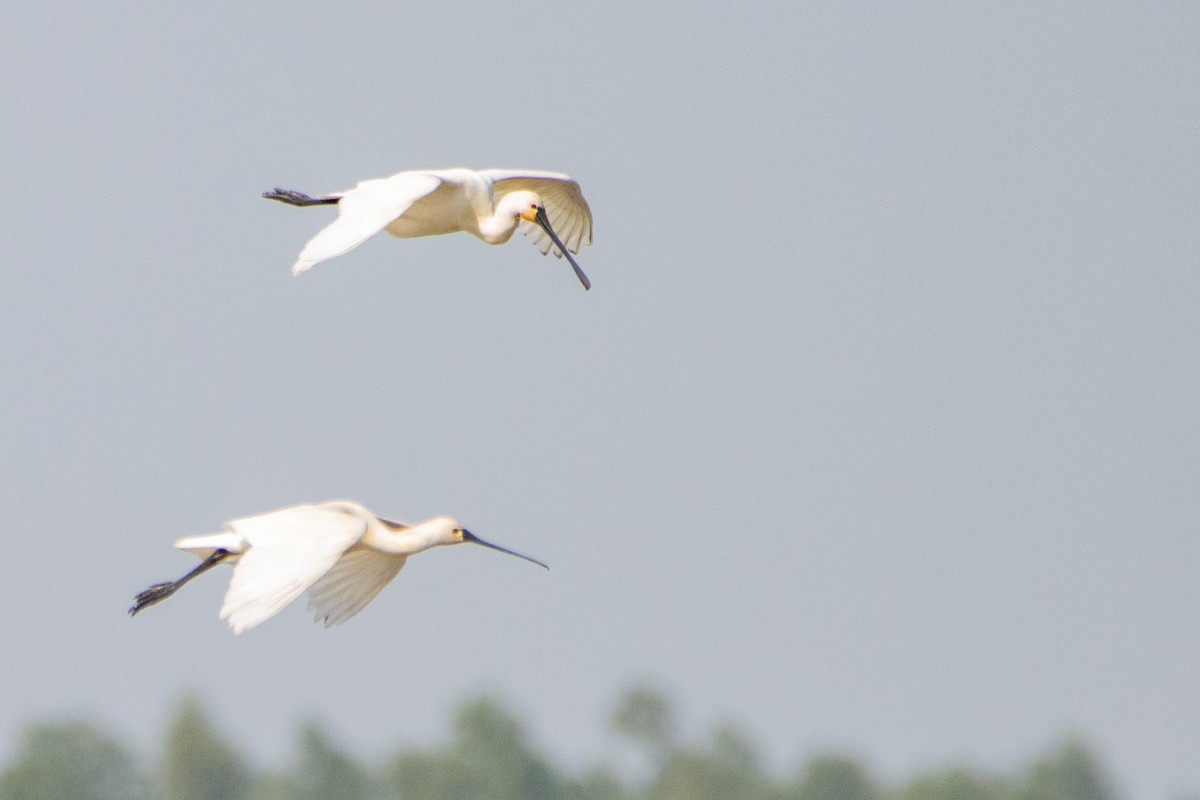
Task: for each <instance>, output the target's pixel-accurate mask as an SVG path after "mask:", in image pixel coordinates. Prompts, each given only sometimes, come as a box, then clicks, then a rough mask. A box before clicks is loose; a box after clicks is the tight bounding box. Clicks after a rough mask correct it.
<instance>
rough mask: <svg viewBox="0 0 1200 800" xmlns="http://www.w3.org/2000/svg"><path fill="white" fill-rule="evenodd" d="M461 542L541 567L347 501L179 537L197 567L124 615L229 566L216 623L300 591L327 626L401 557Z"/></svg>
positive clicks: (264, 616)
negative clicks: (196, 559)
mask: <svg viewBox="0 0 1200 800" xmlns="http://www.w3.org/2000/svg"><path fill="white" fill-rule="evenodd" d="M463 542H473V543H475V544H479V545H483V546H484V547H490V548H491V549H493V550H499V551H500V552H501V553H507V554H509V555H511V556H516V557H518V558H523V559H525V560H526V561H531V562H533V563H534V564H537V565H538V566H539V567H544V568H546V569H549V567H547V566H546V565H545V564H543V563H542V562H541V561H538V560H537V559H535V558H530V557H529V556H526V555H522V554H521V553H517V552H515V551H513V550H509V549H507V548H504V547H500V546H499V545H495V544H492V543H490V542H485V541H484V540H483V539H480V538H479V537H478V536H476V535H475V534H473V533H471V532H470V531H468V530H467V529H466V528H464V527H463V526H462V525H459V524H458V522H456V521H455V520H453V519H451V518H449V517H434V518H433V519H430V520H427V521H425V522H422V523H420V524H419V525H405V524H403V523H400V522H393V521H391V520H386V519H384V518H382V517H377V516H375V515H374V514H372V513H371V512H370V511H368V510H367V509H366V508H364V507H363V506H361V505H359V504H358V503H355V502H353V501H350V500H330V501H327V502H324V503H315V504H311V505H297V506H289V507H288V508H281V509H278V510H277V511H271V512H268V513H266V514H259V515H257V516H253V517H245V518H244V519H235V520H233V521H232V522H227V523H225V525H224V526H223V527H222V529H221V530H220V531H218V532H216V533H206V534H202V535H200V536H187V537H184V538H182V539H180V540H179V541H177V542H175V547H177V548H179V549H180V550H184V551H186V552H189V553H193V554H195V555H197V556H199V557H200V558H201V561H200V565H199V566H197V567H196V568H195V569H193V570H192V571H191V572H189V573H187V574H186V575H184V576H183V577H182V578H180V579H179V580H175V581H166V582H164V583H156V584H154V585H153V586H151V587H150V588H149V589H146V590H145V591H144V592H141V593H139V594H138V595H137V597H136V598H135V599H134V601H133V606H132V607H131V608H130V609H129V614H130V615H131V616H132V615H134V614H137V613H138V612H139V611H141V610H142V609H144V608H147V607H149V606H152V605H154V604H155V603H159V602H161V601H163V600H166V599H167V598H168V597H170V596H171V595H173V594H175V592H177V591H179V589H180V588H182V587H183V585H184V584H186V583H187V582H188V581H190V580H192V579H193V578H195V577H197V576H198V575H201V574H203V573H205V572H207V571H208V570H210V569H212V568H213V567H215V566H217V565H218V564H232V565H233V578H232V579H231V580H230V582H229V591H227V592H226V593H225V602H224V605H222V606H221V619H223V620H226V621H227V622H228V623H229V627H230V628H232V629H233V632H234V633H241V632H242V631H246V630H249V629H250V628H253V627H254V626H255V625H258V624H259V623H261V622H264V621H265V620H268V619H270V618H271V617H273V616H274V615H275V614H277V613H278V612H279V611H280V609H282V608H283V607H284V606H286V605H288V604H289V603H291V602H292V601H293V600H295V599H296V598H297V597H299V596H300V594H301V593H302V592H304V591H305V590H308V610H309V611H311V612H313V614H314V618H315V619H316V620H317V621H318V622H322V623H324V625H325V627H326V628H328V627H329V626H331V625H337V624H339V623H342V622H345V621H346V620H348V619H350V617H352V616H354V615H355V614H357V613H358V612H359V611H362V610H363V608H364V607H365V606H366V605H367V603H369V602H371V601H372V600H373V599H374V598H375V595H377V594H379V591H380V590H381V589H383V587H384V586H387V584H388V583H389V582H390V581H391V580H392V578H394V577H396V573H398V572H399V571H400V569H401V568H402V567H403V566H404V562H405V561H406V560H407V559H408V557H409V556H411V555H415V554H417V553H420V552H423V551H425V550H428V549H430V548H432V547H438V546H439V545H448V544H462V543H463Z"/></svg>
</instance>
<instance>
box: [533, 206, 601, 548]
mask: <svg viewBox="0 0 1200 800" xmlns="http://www.w3.org/2000/svg"><path fill="white" fill-rule="evenodd" d="M536 219H537V224H538V225H540V226H541V227H542V230H544V231H545V232H546V233H547V234H549V235H550V241H552V242H554V244H555V245H556V246H557V247H558V252H560V253H562V254H563V257H564V258H566V259H567V261H570V262H571V267H572V268H573V269H574V270H575V277H577V278H579V282H580V283H582V284H583V288H584V289H591V288H592V282H591V281H589V280H588V276H587V275H584V274H583V270H581V269H580V268H579V265H578V264H576V263H575V259H573V258H571V254H570V253H569V252H568V251H567V248H565V247H563V243H562V241H561V240H560V239H559V238H558V234H557V233H555V232H554V228H552V227H550V218H549V217H547V216H546V209H544V208H539V209H538V210H537V217H536ZM530 560H532V559H530ZM542 566H546V565H545V564H543V565H542Z"/></svg>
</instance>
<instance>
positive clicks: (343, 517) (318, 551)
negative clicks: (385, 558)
mask: <svg viewBox="0 0 1200 800" xmlns="http://www.w3.org/2000/svg"><path fill="white" fill-rule="evenodd" d="M229 527H230V528H231V529H232V530H233V531H234V532H235V533H237V534H238V535H240V536H241V537H242V538H244V539H245V541H246V542H247V543H248V545H249V547H248V548H247V549H246V552H245V554H244V555H242V557H241V558H240V559H239V560H238V562H237V564H236V565H235V566H234V569H233V578H232V580H230V582H229V591H228V592H226V593H225V602H224V604H223V605H222V606H221V619H224V620H226V621H227V622H228V623H229V627H230V628H232V629H233V632H234V633H241V632H242V631H245V630H249V629H250V628H253V627H254V626H255V625H258V624H259V623H261V622H263V621H265V620H267V619H270V618H271V617H272V616H274V615H275V614H277V613H279V611H280V610H281V609H283V608H284V607H285V606H287V605H288V604H289V603H291V602H292V601H293V600H295V599H296V598H297V597H299V596H300V594H301V593H302V592H303V591H304V590H305V589H307V588H309V587H310V586H312V585H313V584H314V583H315V582H316V581H318V580H320V579H321V577H322V576H324V575H325V574H327V573H328V572H329V571H330V570H331V569H333V567H334V565H336V564H337V562H338V559H340V558H341V557H342V555H343V554H344V553H345V552H346V551H347V550H349V549H350V548H351V547H353V546H354V545H355V544H356V543H357V542H358V540H359V539H361V538H362V536H363V534H364V533H365V532H366V529H367V523H366V521H365V520H363V519H360V518H359V517H356V516H353V515H351V514H347V513H344V512H341V511H337V510H334V509H329V508H322V507H320V506H294V507H292V508H285V509H281V510H279V511H272V512H270V513H268V514H262V515H259V516H256V517H247V518H245V519H240V520H235V521H233V522H230V523H229Z"/></svg>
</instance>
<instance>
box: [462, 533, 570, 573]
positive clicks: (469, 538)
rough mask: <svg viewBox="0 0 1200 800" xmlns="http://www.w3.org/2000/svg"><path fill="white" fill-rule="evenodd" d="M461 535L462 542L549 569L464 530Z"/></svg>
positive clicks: (527, 557) (531, 559) (525, 556)
mask: <svg viewBox="0 0 1200 800" xmlns="http://www.w3.org/2000/svg"><path fill="white" fill-rule="evenodd" d="M462 534H463V541H464V542H474V543H475V544H481V545H483V546H484V547H489V548H491V549H492V550H499V551H500V552H501V553H507V554H508V555H510V556H516V557H517V558H523V559H525V560H526V561H528V562H530V563H533V564H537V565H538V566H539V567H541V568H542V569H550V567H548V566H546V565H545V564H543V563H542V562H541V561H538V560H537V559H536V558H530V557H529V556H527V555H522V554H521V553H518V552H517V551H515V550H509V549H508V548H507V547H501V546H500V545H498V544H492V543H491V542H486V541H484V540H483V539H480V538H479V537H478V536H476V535H475V534H473V533H471V532H470V531H468V530H464V531H463V532H462Z"/></svg>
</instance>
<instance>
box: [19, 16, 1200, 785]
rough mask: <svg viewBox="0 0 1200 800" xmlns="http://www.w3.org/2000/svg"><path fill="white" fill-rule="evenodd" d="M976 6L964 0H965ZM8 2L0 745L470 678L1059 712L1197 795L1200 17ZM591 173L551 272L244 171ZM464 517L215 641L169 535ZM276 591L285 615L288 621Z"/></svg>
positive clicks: (523, 694) (903, 731)
mask: <svg viewBox="0 0 1200 800" xmlns="http://www.w3.org/2000/svg"><path fill="white" fill-rule="evenodd" d="M967 6H970V7H967ZM697 8H698V6H697V5H696V4H691V3H686V4H685V3H676V4H670V3H668V4H647V3H619V2H618V3H601V4H590V5H588V6H587V7H586V8H584V7H582V4H580V6H579V7H572V8H571V9H569V10H567V9H562V8H560V7H559V6H555V5H553V4H549V5H548V4H544V3H543V4H533V5H529V4H525V5H520V4H518V5H514V4H512V3H505V4H495V5H494V6H491V7H490V10H481V8H480V5H478V4H474V3H454V2H443V3H416V4H409V3H398V2H388V3H382V2H379V3H358V4H355V3H328V2H287V3H255V4H248V3H240V2H237V3H235V2H212V3H207V4H201V5H194V4H193V5H189V6H187V7H186V8H185V7H182V6H180V7H168V6H166V5H164V4H161V3H152V2H142V3H99V4H96V3H93V4H80V3H71V4H63V3H54V2H43V3H10V4H8V5H7V6H6V7H5V8H4V9H3V10H2V11H0V53H2V55H0V59H3V62H4V67H3V69H2V70H0V98H2V101H3V105H2V107H3V109H4V113H3V114H0V182H2V184H3V186H4V189H3V197H4V199H3V206H4V214H3V223H0V225H2V227H0V236H2V239H0V245H2V247H3V253H4V262H5V267H4V269H3V271H2V273H0V275H2V277H0V374H2V375H3V380H2V381H0V414H2V417H0V418H2V419H3V426H4V441H3V447H0V500H2V501H3V504H4V508H5V509H6V514H7V520H6V522H5V527H6V529H7V536H6V537H5V539H4V541H5V542H6V543H7V544H6V546H5V548H4V558H3V561H2V562H0V563H2V566H0V570H2V573H0V574H2V577H3V580H2V585H3V593H4V598H5V606H6V608H7V614H6V621H5V635H4V641H5V645H4V646H3V648H2V650H3V652H2V654H0V686H3V687H4V692H3V695H4V699H3V701H2V703H0V709H2V710H0V756H2V757H5V758H7V757H8V756H9V755H10V754H11V753H12V752H13V748H14V746H15V744H16V741H17V736H18V734H19V732H20V730H21V729H22V728H23V726H24V725H26V724H27V723H29V722H31V721H39V720H44V719H51V718H55V717H56V716H57V715H60V714H66V715H72V716H74V715H77V714H86V715H89V716H90V717H92V718H94V719H96V720H98V721H100V722H101V723H102V724H105V725H109V726H111V727H112V728H113V729H114V730H116V731H117V732H119V733H120V734H122V735H124V736H127V737H129V738H130V739H131V740H132V741H134V742H135V743H137V745H138V746H139V747H141V748H143V751H144V752H153V748H154V747H155V746H156V744H155V742H154V741H153V737H154V735H155V734H156V733H157V732H158V731H160V730H162V727H163V725H164V723H165V720H166V719H167V717H168V715H169V714H170V712H171V710H172V708H173V706H174V704H175V702H176V701H177V699H178V697H179V695H180V694H181V693H182V692H184V691H194V692H196V693H198V694H199V695H200V696H202V697H203V698H204V699H205V700H206V701H207V702H208V703H209V704H210V705H211V707H212V709H213V712H214V714H215V715H216V717H217V719H218V720H219V723H220V724H221V726H222V728H223V730H226V731H227V732H229V734H230V735H232V736H233V737H235V739H236V740H237V741H238V742H240V743H241V744H242V745H244V746H246V747H248V748H253V749H256V750H257V751H258V752H260V753H261V755H262V758H263V759H265V760H270V759H277V758H281V757H283V756H284V755H285V754H287V753H289V752H290V747H291V742H292V740H291V737H292V736H293V733H294V729H295V728H294V726H295V724H296V722H297V721H298V720H300V719H302V718H304V717H306V716H307V715H310V714H311V715H316V716H318V717H319V718H321V719H323V720H325V721H327V722H328V723H329V725H330V726H331V727H332V729H333V731H334V732H335V733H336V735H337V736H338V737H339V738H340V739H341V740H342V741H343V742H345V743H346V744H347V745H350V746H353V747H355V748H356V749H358V750H359V751H360V752H361V753H363V754H364V755H366V756H368V757H382V756H383V755H384V754H386V753H387V752H388V751H389V750H390V749H391V748H392V747H393V746H395V745H398V744H403V743H408V744H415V743H427V742H429V741H431V740H438V739H440V738H441V737H443V736H444V735H445V733H446V724H447V717H448V712H449V711H450V709H452V708H453V707H454V705H455V704H456V703H457V702H458V701H459V700H460V699H462V698H463V697H464V696H466V695H468V694H470V693H475V692H478V691H483V690H491V691H495V692H497V693H498V694H499V695H500V696H501V697H503V698H505V699H506V700H507V701H508V702H509V703H511V705H512V707H513V708H514V709H515V710H517V711H518V712H520V713H521V714H522V715H525V716H527V717H528V719H529V720H530V724H531V732H532V734H533V736H534V737H535V739H536V740H537V741H538V742H540V743H543V744H544V745H546V746H547V747H549V748H550V749H551V750H552V751H553V752H555V753H557V754H558V755H559V756H560V757H561V758H562V759H563V760H564V761H566V762H567V763H573V764H583V763H586V762H589V761H592V760H595V759H601V758H605V757H607V755H608V754H610V752H611V751H612V748H613V743H612V741H611V740H609V739H607V738H605V736H604V735H603V734H602V731H603V729H604V727H605V725H606V722H607V720H606V715H607V713H608V712H609V710H610V708H611V706H612V703H613V701H614V699H615V698H616V697H617V695H618V693H619V692H620V691H621V690H622V689H623V688H624V687H625V686H626V685H627V684H628V683H629V682H630V681H632V680H635V679H649V680H653V681H658V682H660V683H661V684H662V685H664V686H666V687H668V688H669V689H671V690H672V691H673V692H674V695H675V697H676V699H677V700H678V701H679V703H680V705H681V707H682V708H683V709H684V710H685V712H686V717H685V722H686V725H687V730H688V732H689V733H690V734H691V735H700V734H702V733H703V732H704V731H706V730H707V729H709V728H710V727H711V725H713V724H714V723H716V722H719V721H723V720H734V721H736V722H738V723H740V724H741V725H742V726H743V727H744V728H746V729H747V730H749V731H750V732H752V733H753V734H754V735H756V736H757V737H758V741H759V743H760V744H761V746H762V747H763V749H764V752H765V754H766V755H767V757H768V759H769V763H770V764H771V765H772V766H773V767H774V768H777V769H779V770H781V771H786V770H792V769H795V768H796V767H797V765H798V764H799V763H801V761H802V759H803V758H805V757H807V756H810V755H812V754H814V753H816V752H821V751H825V750H828V749H836V750H846V751H849V752H852V753H855V754H859V755H861V756H863V757H864V758H865V759H867V760H868V762H869V763H870V764H871V765H872V767H873V768H874V769H875V770H877V772H878V774H879V775H880V776H881V777H883V778H885V779H890V778H893V777H900V776H903V775H906V774H908V773H909V772H911V771H913V770H917V769H922V768H928V767H934V766H940V765H945V764H947V763H951V762H956V761H960V760H965V761H968V762H970V763H975V764H978V765H983V766H991V767H995V768H997V769H1007V768H1011V767H1015V766H1017V765H1019V764H1023V763H1026V762H1028V760H1029V759H1031V758H1033V757H1034V756H1035V755H1037V754H1038V753H1040V752H1041V751H1042V750H1043V749H1044V748H1046V747H1048V746H1051V745H1053V744H1055V743H1056V742H1057V741H1059V739H1060V738H1061V737H1062V736H1064V735H1066V734H1068V733H1071V732H1078V733H1080V734H1082V735H1083V736H1085V737H1086V738H1087V739H1088V741H1090V742H1091V743H1093V744H1094V745H1095V746H1096V747H1097V749H1098V750H1099V751H1100V752H1101V753H1102V754H1103V755H1104V756H1106V757H1107V761H1108V764H1109V765H1110V766H1111V767H1112V769H1113V771H1114V774H1115V776H1116V778H1117V779H1118V781H1119V785H1120V787H1121V789H1122V790H1123V791H1124V792H1125V793H1126V794H1127V796H1129V797H1132V798H1134V800H1153V799H1155V798H1165V797H1167V796H1168V795H1169V794H1171V793H1173V792H1177V791H1180V790H1183V789H1186V788H1189V787H1191V788H1195V787H1200V758H1198V757H1197V754H1198V753H1200V682H1198V679H1197V665H1198V664H1200V625H1198V622H1197V620H1198V618H1200V591H1198V589H1197V586H1198V585H1200V584H1198V578H1197V571H1198V569H1200V536H1198V525H1197V521H1198V520H1200V493H1198V491H1197V490H1198V488H1200V423H1198V421H1197V396H1198V393H1200V325H1198V319H1200V259H1198V253H1200V233H1198V231H1200V226H1198V225H1197V221H1198V219H1197V209H1200V100H1198V98H1200V93H1198V91H1197V87H1198V86H1200V49H1198V48H1197V42H1200V8H1198V7H1197V6H1196V5H1195V4H1191V3H1172V4H1167V3H1162V4H1151V3H1130V4H1122V5H1116V4H1104V3H1100V4H1078V5H1075V6H1068V5H1066V4H1051V5H1049V6H1047V4H1043V3H1028V4H1024V5H1022V4H1014V3H996V4H992V5H984V6H981V5H979V4H966V5H964V4H959V3H944V4H918V5H900V4H878V3H863V4H858V5H856V4H834V5H826V4H820V5H813V6H808V5H803V4H797V3H787V2H779V3H775V4H772V5H761V6H758V7H756V8H755V7H750V8H749V10H747V6H746V4H728V3H726V4H713V5H712V6H711V7H709V8H706V9H704V10H703V11H697V10H696V9H697ZM448 166H473V167H530V168H538V169H549V170H559V171H564V172H569V173H570V174H572V175H573V176H575V177H576V178H578V180H579V181H580V183H581V185H582V186H583V189H584V192H585V194H586V196H587V198H588V200H589V202H590V203H591V206H592V209H593V212H594V214H595V220H596V227H595V231H596V238H595V242H596V243H595V246H594V247H592V248H589V249H586V250H585V251H584V252H583V253H582V254H581V256H580V259H579V260H580V263H581V265H582V266H583V268H584V269H585V270H586V271H587V273H588V275H589V276H590V277H591V279H592V281H593V283H594V289H593V290H592V291H591V292H584V291H583V290H582V289H581V288H580V286H579V284H578V282H577V281H576V280H575V278H574V276H573V275H572V274H571V272H570V269H569V268H568V267H567V266H566V264H565V263H564V262H561V261H556V260H555V259H552V258H543V257H541V256H539V255H538V254H537V252H536V250H535V249H534V248H533V247H532V246H531V245H530V244H528V243H526V242H525V241H523V240H515V241H513V242H512V243H510V244H509V245H507V246H505V247H499V248H493V247H488V246H486V245H484V244H482V243H481V242H479V241H477V240H474V239H472V238H470V237H468V236H454V237H440V238H433V239H426V240H416V241H407V242H397V241H394V240H390V239H389V238H388V237H379V238H377V239H375V240H372V241H370V242H368V243H367V244H366V245H364V246H363V247H361V248H359V249H358V250H356V251H354V252H353V253H351V254H349V255H347V256H345V257H342V258H339V259H337V260H336V261H332V262H328V263H325V264H321V265H319V266H318V267H317V268H315V269H313V270H312V271H311V272H310V273H308V274H305V275H303V276H302V277H301V278H297V279H293V278H292V277H291V276H290V275H289V273H288V268H289V266H290V265H291V263H292V262H293V261H294V259H295V257H296V254H297V253H298V252H299V250H300V248H301V246H302V245H303V244H304V242H305V241H306V240H307V239H308V238H309V236H311V235H312V234H313V233H315V232H316V231H317V230H318V229H319V228H320V227H322V226H323V225H324V224H326V223H327V222H328V221H329V220H330V219H331V218H332V216H333V213H334V212H333V210H331V209H328V208H314V209H294V208H288V207H285V206H282V205H279V204H275V203H270V202H267V201H265V200H262V199H260V197H259V195H260V193H261V192H262V191H264V190H266V189H269V188H271V187H274V186H284V187H288V188H295V189H300V190H302V191H308V192H314V193H315V192H326V191H336V190H340V189H345V188H348V187H350V186H353V185H354V184H355V183H356V182H357V181H358V180H360V179H363V178H370V177H378V176H383V175H388V174H391V173H393V172H397V171H400V170H402V169H410V168H423V167H424V168H428V167H448ZM342 496H347V497H352V498H355V499H357V500H360V501H362V502H363V503H365V504H366V505H368V506H369V507H370V508H372V509H373V510H375V511H377V512H378V513H380V514H384V515H388V516H392V517H396V518H401V519H410V520H420V519H424V518H425V517H428V516H432V515H434V514H441V513H446V514H451V515H454V516H456V517H458V518H459V519H460V520H462V521H463V522H464V523H465V524H467V525H468V526H470V527H471V529H472V530H475V531H476V532H478V533H479V534H480V535H482V536H485V537H488V538H491V539H492V540H494V541H496V542H498V543H500V544H504V545H507V546H510V547H513V548H516V549H519V550H522V551H525V552H528V553H530V554H531V555H534V556H537V557H539V558H542V559H544V560H546V561H547V562H549V563H550V565H551V567H552V570H551V571H550V572H549V573H545V572H543V571H541V570H538V569H536V568H533V567H530V566H529V565H528V564H523V563H521V562H520V561H517V560H514V559H509V558H505V557H502V556H499V555H496V554H494V553H489V552H487V551H486V550H483V549H482V548H460V549H446V550H439V551H435V552H433V553H430V554H426V555H422V556H420V557H419V558H416V559H414V560H413V561H412V563H410V564H409V566H408V568H407V569H406V570H405V571H404V572H403V573H402V574H401V576H400V577H399V579H398V580H397V581H396V583H395V584H394V585H392V586H391V587H389V588H388V589H387V590H386V591H385V592H384V593H383V594H382V595H381V596H380V597H379V599H378V600H376V601H375V603H374V604H372V605H371V606H370V607H369V608H368V609H367V610H366V611H365V612H363V614H361V615H360V616H359V617H358V618H356V619H354V620H352V621H351V622H350V623H348V624H346V625H345V626H343V627H341V628H336V629H332V630H328V631H326V630H322V629H321V628H320V627H318V626H315V625H313V624H312V622H310V621H309V619H308V617H307V615H305V613H304V611H303V608H302V606H301V607H296V608H289V609H287V610H286V611H284V612H283V613H281V614H280V615H279V616H278V617H277V618H275V619H273V620H271V621H270V622H269V623H268V624H265V625H263V626H262V627H261V628H258V629H255V630H253V631H251V632H250V633H248V634H246V635H243V636H241V637H234V636H232V635H231V634H230V632H229V631H228V630H227V629H226V628H225V626H224V624H223V623H221V622H220V621H219V620H218V619H217V609H218V607H219V605H220V598H221V595H222V594H223V592H224V590H225V586H226V584H227V577H228V573H227V572H224V571H223V572H220V573H217V574H213V575H209V576H205V578H204V579H203V580H200V581H197V582H196V583H195V584H193V585H191V586H189V587H188V589H187V590H186V591H185V592H181V593H180V595H178V596H177V597H176V598H175V599H173V600H171V601H170V602H169V603H167V604H164V605H162V606H160V607H157V608H154V609H152V610H151V611H149V612H147V613H146V614H145V615H143V616H139V617H138V618H137V619H136V620H130V619H129V618H128V617H127V616H126V615H125V609H126V608H127V607H128V605H129V602H130V600H131V598H132V596H133V594H134V593H135V592H136V591H138V590H140V589H142V588H144V587H145V586H146V585H147V584H149V583H151V582H154V581H158V580H164V579H167V578H173V577H176V576H178V575H179V574H181V573H182V572H183V571H184V570H185V569H187V568H189V567H190V566H191V565H192V564H193V560H190V559H189V557H187V556H185V555H183V554H180V553H177V552H175V551H173V550H172V549H171V542H172V541H173V540H174V539H175V538H176V537H178V536H181V535H185V534H193V533H202V532H205V531H209V530H215V529H216V528H218V527H219V525H220V524H221V523H222V522H223V521H225V520H227V519H231V518H234V517H238V516H244V515H247V514H253V513H257V512H260V511H266V510H269V509H272V508H275V507H278V506H281V505H286V504H289V503H294V502H299V501H305V500H310V501H317V500H324V499H329V498H334V497H342ZM298 605H300V604H298Z"/></svg>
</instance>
